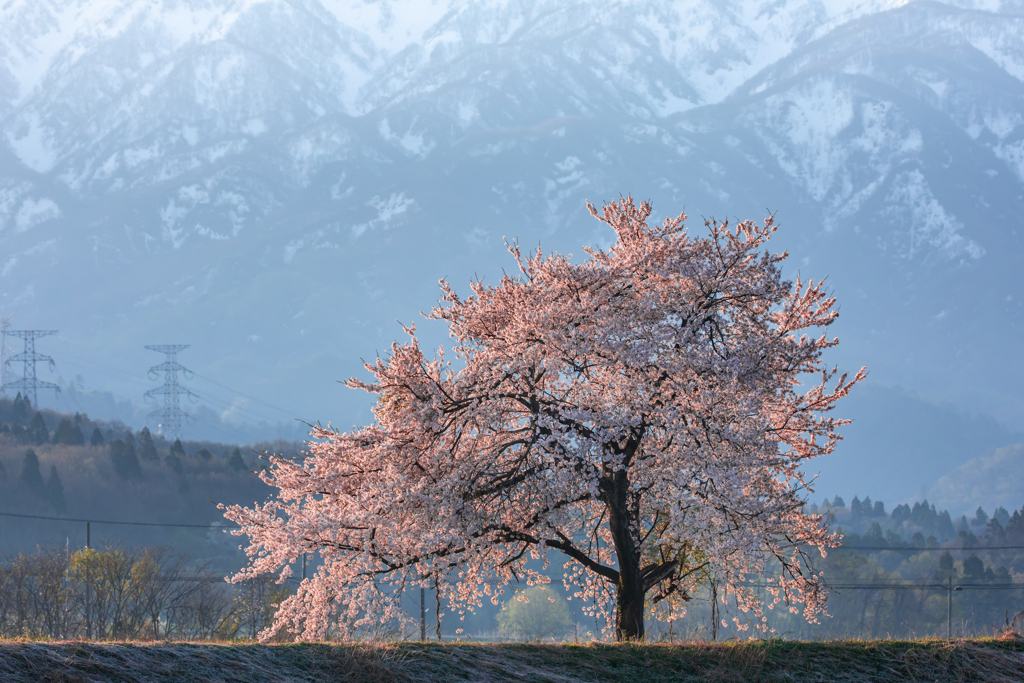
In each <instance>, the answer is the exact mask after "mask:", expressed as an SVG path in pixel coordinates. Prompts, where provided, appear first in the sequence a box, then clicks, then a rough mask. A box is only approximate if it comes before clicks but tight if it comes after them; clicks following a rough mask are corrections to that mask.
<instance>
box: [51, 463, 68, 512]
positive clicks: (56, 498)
mask: <svg viewBox="0 0 1024 683" xmlns="http://www.w3.org/2000/svg"><path fill="white" fill-rule="evenodd" d="M46 499H47V500H48V501H49V502H50V506H51V507H52V508H53V509H54V510H56V511H57V512H59V513H64V512H67V511H68V504H67V502H66V501H65V500H64V485H63V484H62V483H61V482H60V475H59V474H57V466H56V465H50V478H49V479H48V480H47V481H46Z"/></svg>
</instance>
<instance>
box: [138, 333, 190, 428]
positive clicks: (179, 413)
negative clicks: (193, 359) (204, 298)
mask: <svg viewBox="0 0 1024 683" xmlns="http://www.w3.org/2000/svg"><path fill="white" fill-rule="evenodd" d="M188 347H189V345H188V344H164V345H160V346H147V347H146V348H147V349H149V350H150V351H156V352H157V353H163V354H166V355H167V358H166V359H165V360H164V362H163V363H161V364H160V365H154V366H153V367H151V368H150V369H149V378H150V379H156V378H157V377H158V376H159V373H161V372H162V373H164V385H163V386H162V387H160V388H158V389H150V390H149V391H147V392H146V398H147V399H152V398H155V397H156V396H163V397H164V407H163V408H162V409H160V410H154V411H153V412H152V413H150V414H149V416H150V417H152V418H156V419H157V420H159V422H158V423H157V431H158V433H163V434H166V435H167V436H168V438H175V439H179V438H181V421H182V418H185V419H189V418H191V417H192V416H191V415H189V414H188V413H186V412H185V411H184V410H182V409H181V406H180V405H179V404H178V397H179V396H181V395H182V394H184V395H185V396H188V397H189V398H198V397H197V396H196V395H195V394H193V393H192V392H191V391H189V390H188V389H186V388H185V387H183V386H181V385H179V384H178V373H179V372H180V373H181V375H182V377H184V378H185V379H192V377H194V376H195V373H193V372H192V371H191V370H189V369H188V368H186V367H185V366H183V365H181V364H180V363H178V351H183V350H184V349H187V348H188Z"/></svg>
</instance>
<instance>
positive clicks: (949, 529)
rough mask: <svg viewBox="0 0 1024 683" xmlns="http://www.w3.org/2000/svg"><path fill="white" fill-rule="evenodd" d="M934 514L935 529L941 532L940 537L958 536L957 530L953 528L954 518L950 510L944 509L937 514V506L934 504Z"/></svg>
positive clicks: (943, 538)
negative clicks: (951, 516) (950, 514)
mask: <svg viewBox="0 0 1024 683" xmlns="http://www.w3.org/2000/svg"><path fill="white" fill-rule="evenodd" d="M932 516H933V517H934V518H935V530H936V531H938V532H939V538H941V539H942V540H946V539H947V538H953V537H954V536H956V532H955V531H954V530H953V520H952V519H950V517H949V510H943V511H942V512H940V513H939V514H938V515H936V514H935V506H934V505H932Z"/></svg>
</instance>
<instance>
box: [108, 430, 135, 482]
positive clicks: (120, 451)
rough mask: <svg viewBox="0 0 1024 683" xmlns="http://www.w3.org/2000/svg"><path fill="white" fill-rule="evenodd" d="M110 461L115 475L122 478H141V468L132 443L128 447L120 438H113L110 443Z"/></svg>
mask: <svg viewBox="0 0 1024 683" xmlns="http://www.w3.org/2000/svg"><path fill="white" fill-rule="evenodd" d="M110 461H111V462H112V463H113V465H114V471H115V472H117V476H119V477H121V478H122V479H141V478H142V468H141V467H139V459H138V458H137V457H136V456H135V447H134V444H133V445H132V447H131V448H129V447H128V445H127V444H126V443H125V442H124V441H122V440H121V439H115V440H114V442H113V443H111V444H110Z"/></svg>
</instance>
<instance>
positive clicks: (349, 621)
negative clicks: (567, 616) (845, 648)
mask: <svg viewBox="0 0 1024 683" xmlns="http://www.w3.org/2000/svg"><path fill="white" fill-rule="evenodd" d="M590 210H591V213H592V214H593V215H594V216H595V217H596V218H598V219H599V220H601V221H603V222H605V223H606V224H607V225H609V226H610V227H611V228H613V229H614V231H615V233H616V236H617V240H616V241H615V243H614V244H613V246H612V247H611V248H610V249H608V250H601V249H594V248H591V249H586V250H585V251H586V254H587V256H588V258H586V259H584V260H582V261H581V262H573V261H572V260H571V259H570V258H567V257H564V256H561V255H558V254H551V255H544V254H543V253H542V252H541V251H540V249H539V248H538V250H537V251H536V252H535V253H533V254H527V255H524V254H523V253H522V252H521V250H520V248H519V246H518V245H517V244H515V243H512V244H511V245H509V251H510V252H511V254H512V255H513V257H514V258H515V260H516V263H517V265H518V269H519V274H518V275H517V276H514V277H513V276H511V275H507V274H506V275H505V276H504V277H503V278H502V279H501V280H500V282H498V284H496V285H487V284H485V283H484V282H482V281H476V282H473V283H472V295H470V296H469V297H466V298H462V297H460V296H459V295H457V294H456V293H455V291H454V290H453V289H452V288H451V286H450V285H449V284H448V283H447V282H446V281H444V280H442V281H441V291H442V301H441V302H440V303H439V304H438V306H437V307H435V308H434V309H433V310H432V311H431V312H430V314H429V315H428V318H432V319H435V320H441V321H444V322H445V323H447V324H448V326H449V330H450V334H451V337H452V339H453V341H454V349H453V352H454V353H453V354H449V353H447V352H446V351H445V350H444V349H443V348H442V349H439V350H438V351H437V353H436V355H435V357H434V358H432V359H430V358H427V357H426V356H425V355H424V353H423V352H422V350H421V349H420V346H419V342H418V340H417V338H416V335H415V328H414V327H408V328H406V332H407V333H408V335H409V341H408V342H406V343H404V344H399V343H397V342H396V343H395V344H393V345H392V347H391V350H390V353H389V354H388V355H387V357H385V358H377V359H376V361H375V362H373V363H370V364H367V366H366V367H367V369H368V370H369V371H370V372H371V373H372V374H373V376H374V379H373V381H371V382H364V381H362V380H358V379H351V380H349V381H348V382H347V384H348V386H350V387H353V388H358V389H363V390H366V391H368V392H370V393H372V394H374V395H376V397H377V404H376V406H375V408H374V416H375V420H374V422H373V423H372V424H370V425H368V426H366V427H362V428H355V429H353V430H352V431H350V432H347V433H341V432H339V431H335V430H332V429H330V428H316V429H314V431H313V436H314V441H312V442H311V443H310V456H309V457H307V458H304V459H303V460H301V461H298V460H296V461H292V460H289V459H285V458H281V457H275V458H272V459H271V462H272V465H273V467H272V468H271V469H270V470H268V471H265V472H262V473H261V474H260V476H261V477H263V478H264V480H265V481H266V482H267V483H269V484H271V485H273V486H275V487H277V488H279V489H280V492H279V494H278V495H277V497H275V498H273V499H271V500H269V501H267V502H266V503H265V504H263V505H255V506H253V507H251V508H246V507H242V506H238V505H233V506H227V507H226V508H225V515H226V516H227V517H228V518H229V519H232V520H233V521H235V522H237V523H239V525H240V530H239V531H238V532H237V533H239V534H246V535H248V536H249V539H250V544H249V546H248V547H247V552H248V554H249V556H250V565H249V567H248V568H247V569H246V570H244V571H243V572H241V573H240V574H239V575H237V576H236V577H235V579H236V580H244V579H245V578H246V577H249V576H252V575H256V574H260V573H265V572H281V574H282V578H283V577H287V576H288V575H290V573H291V565H292V564H293V563H294V562H295V561H296V559H297V558H298V557H300V555H301V554H302V553H307V552H318V553H320V555H321V556H322V558H323V564H322V565H321V566H319V567H318V569H317V572H316V574H315V575H314V576H313V577H312V578H311V579H308V580H307V581H305V582H303V583H302V584H301V585H300V587H299V588H298V591H297V593H296V595H294V596H293V597H291V598H289V599H288V600H286V601H285V602H284V603H283V604H282V605H281V608H280V610H279V611H278V614H277V617H276V621H275V626H274V627H273V628H272V629H270V630H268V631H267V632H265V633H264V637H271V636H272V635H273V633H275V632H276V631H278V630H280V629H282V628H284V629H287V630H289V631H291V632H293V633H295V634H297V635H298V636H299V637H301V638H307V639H315V638H322V637H323V636H324V635H325V633H326V632H327V630H328V629H329V628H331V629H335V630H336V632H338V633H340V634H341V635H343V636H344V635H349V634H351V633H353V629H356V628H359V627H360V626H363V625H368V624H371V623H373V622H379V621H386V620H389V619H403V618H405V615H404V613H403V612H402V610H401V606H400V602H399V593H400V589H402V588H404V587H406V586H408V585H420V584H421V583H423V582H425V581H429V582H430V583H431V584H436V585H437V587H438V590H439V591H441V593H442V595H443V596H444V597H445V598H446V599H447V600H448V601H449V602H450V604H451V605H452V606H453V607H454V608H455V609H458V610H462V609H467V608H469V609H471V608H472V607H474V606H478V605H480V604H482V603H481V601H482V600H483V599H490V600H491V601H492V602H497V601H498V600H499V596H501V595H502V594H504V592H505V589H506V588H507V587H508V586H509V585H510V584H516V583H519V582H526V583H527V584H538V583H540V584H542V583H546V582H547V581H549V580H550V577H549V576H548V574H549V571H548V570H549V568H550V567H549V564H548V563H549V562H550V561H551V560H552V559H554V555H553V554H552V553H551V550H552V549H554V550H558V551H560V553H561V554H562V560H566V558H567V561H565V564H564V574H563V581H564V582H565V584H566V588H567V589H568V590H570V592H571V593H572V594H573V597H574V598H576V599H582V600H583V601H584V603H585V604H586V605H588V606H589V608H590V610H591V613H592V614H596V615H597V616H601V617H604V618H605V619H606V622H607V623H608V624H609V627H610V628H613V629H614V631H615V634H616V637H617V638H618V639H620V640H621V639H640V638H643V637H644V613H645V608H647V607H649V606H651V605H655V606H657V607H658V608H659V609H661V610H663V613H664V616H665V618H669V619H673V618H679V617H680V616H681V615H682V614H683V613H684V610H685V601H686V599H688V597H689V595H690V594H691V593H692V591H693V590H694V589H695V587H696V586H697V585H698V583H699V582H701V581H706V580H714V582H715V585H716V587H717V591H718V593H719V595H722V596H727V597H731V598H732V599H734V600H735V602H736V604H737V605H738V606H739V608H740V609H743V610H754V611H755V613H756V614H758V615H760V610H761V609H762V607H763V606H762V605H761V603H760V602H759V598H758V595H757V594H756V592H755V591H754V590H753V589H752V588H750V587H749V581H748V577H749V576H750V575H751V574H752V573H758V572H760V571H762V570H763V568H764V567H765V564H766V562H768V561H769V560H771V561H774V562H776V563H777V565H778V567H779V568H780V570H781V571H780V575H779V576H778V578H775V579H774V580H773V583H772V584H770V586H771V587H770V589H769V593H770V594H771V595H772V596H774V597H773V598H771V599H772V600H773V601H774V602H776V603H777V602H778V601H780V600H784V601H786V602H787V603H789V605H790V609H793V610H795V609H796V607H795V606H794V604H795V603H802V604H803V606H804V614H805V616H806V617H807V618H808V619H814V618H815V615H817V614H818V613H819V612H820V611H821V610H822V609H823V607H824V604H825V600H826V597H827V593H828V589H827V586H826V585H825V584H824V582H823V580H822V578H821V576H820V575H819V574H817V573H816V572H815V571H814V570H813V568H812V567H811V564H810V557H809V555H808V554H807V548H808V547H817V548H819V549H820V550H821V552H822V553H824V550H825V548H827V547H829V546H832V545H835V543H836V537H835V535H833V534H832V533H831V532H830V531H829V530H828V529H827V527H826V525H825V524H824V523H823V520H822V518H821V516H819V515H812V514H805V512H804V509H803V508H804V501H805V496H806V494H807V493H808V492H810V490H811V487H810V484H811V482H809V481H807V480H805V478H804V475H803V473H802V471H801V469H800V468H801V466H802V465H803V464H805V462H806V461H807V460H808V459H810V458H814V457H818V456H821V455H824V454H827V453H829V452H831V451H832V450H833V448H834V447H835V445H836V443H837V441H838V439H839V438H840V437H839V435H838V433H837V431H836V430H837V427H839V426H841V425H842V424H845V421H843V420H840V419H836V418H833V417H830V416H827V415H826V413H828V411H830V410H831V409H832V408H833V407H834V405H835V403H836V402H837V401H838V400H840V399H841V398H842V397H844V396H846V395H847V393H848V392H849V391H850V389H851V387H852V386H853V385H854V384H855V383H856V382H857V381H859V380H860V379H862V378H863V377H864V370H863V369H862V370H861V371H860V372H858V373H857V375H856V377H854V378H852V379H849V378H848V377H847V375H845V374H842V375H840V373H838V371H837V370H836V369H834V368H829V367H828V366H826V365H825V363H824V362H823V360H822V358H821V356H822V353H823V351H825V350H827V349H829V348H831V347H833V346H835V345H836V344H837V343H838V340H837V339H834V338H832V339H830V338H828V337H826V336H825V335H824V333H823V330H824V328H827V327H828V326H829V325H830V324H832V322H833V321H834V320H835V319H836V317H837V312H836V311H835V309H834V305H835V299H834V298H833V297H832V296H830V295H829V294H828V293H827V292H826V291H825V289H824V288H823V284H822V283H821V282H814V281H810V282H803V281H801V280H799V279H798V280H797V281H796V282H791V281H788V280H785V279H783V277H782V272H781V267H780V264H781V263H782V261H783V260H784V259H785V258H786V254H784V253H783V254H774V253H771V252H770V251H767V250H766V249H765V244H766V243H767V242H768V240H769V239H770V238H771V236H772V234H773V233H774V231H775V229H776V228H775V225H774V222H773V219H772V218H771V217H769V218H768V219H767V220H766V221H764V223H763V224H756V223H753V222H750V221H746V222H742V223H739V224H737V225H735V226H730V225H729V224H728V223H717V222H715V221H708V222H706V223H705V228H706V232H707V234H706V236H701V237H694V236H691V235H690V234H689V233H688V232H687V230H686V228H685V224H684V221H685V216H683V215H680V216H678V217H676V218H669V219H666V220H665V221H664V222H663V223H662V224H655V225H653V226H651V225H649V224H648V219H649V217H650V213H651V207H650V205H649V204H647V203H643V204H640V205H639V206H637V205H636V204H634V202H633V200H632V199H631V198H625V199H622V200H620V201H618V202H615V203H612V204H609V205H606V206H605V207H604V208H603V210H601V211H598V210H597V209H595V208H594V207H592V206H591V207H590ZM812 330H818V332H815V334H813V335H809V334H808V332H809V331H812ZM450 356H453V359H451V360H450V359H449V357H450ZM531 559H534V560H536V559H541V560H543V565H541V564H538V563H536V562H531Z"/></svg>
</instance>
